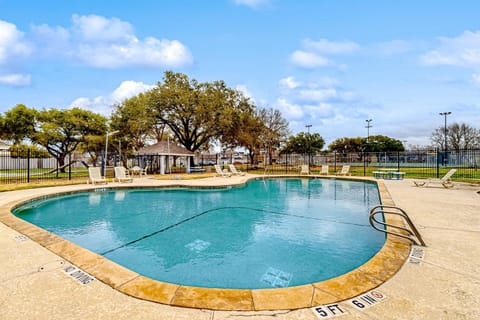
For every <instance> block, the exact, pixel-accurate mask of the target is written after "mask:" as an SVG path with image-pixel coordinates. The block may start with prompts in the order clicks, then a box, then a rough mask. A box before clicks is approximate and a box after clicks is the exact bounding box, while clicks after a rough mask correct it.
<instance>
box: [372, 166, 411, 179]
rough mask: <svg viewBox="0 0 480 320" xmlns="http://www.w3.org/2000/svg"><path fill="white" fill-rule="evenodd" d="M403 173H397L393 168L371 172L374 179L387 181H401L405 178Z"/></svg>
mask: <svg viewBox="0 0 480 320" xmlns="http://www.w3.org/2000/svg"><path fill="white" fill-rule="evenodd" d="M405 174H406V173H405V172H401V171H398V169H394V168H379V169H378V171H373V175H374V176H375V178H376V179H387V180H392V179H396V180H402V179H403V178H404V177H405Z"/></svg>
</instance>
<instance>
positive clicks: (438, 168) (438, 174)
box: [435, 148, 440, 179]
mask: <svg viewBox="0 0 480 320" xmlns="http://www.w3.org/2000/svg"><path fill="white" fill-rule="evenodd" d="M435 151H436V153H437V157H436V158H437V179H438V178H439V177H440V164H439V163H440V152H439V150H438V148H436V149H435Z"/></svg>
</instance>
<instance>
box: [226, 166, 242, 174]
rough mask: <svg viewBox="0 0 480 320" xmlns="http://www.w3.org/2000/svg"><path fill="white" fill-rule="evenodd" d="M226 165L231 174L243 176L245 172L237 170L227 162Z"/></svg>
mask: <svg viewBox="0 0 480 320" xmlns="http://www.w3.org/2000/svg"><path fill="white" fill-rule="evenodd" d="M228 167H229V168H230V171H231V172H232V174H233V175H234V176H244V175H245V172H242V171H240V170H237V168H236V167H235V165H233V164H229V165H228Z"/></svg>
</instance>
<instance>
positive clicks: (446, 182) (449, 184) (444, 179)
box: [413, 169, 457, 189]
mask: <svg viewBox="0 0 480 320" xmlns="http://www.w3.org/2000/svg"><path fill="white" fill-rule="evenodd" d="M455 172H457V169H450V171H448V172H447V173H446V174H445V175H444V176H443V177H442V178H440V179H427V180H425V181H413V183H414V185H415V186H416V187H429V186H430V184H435V183H440V184H441V185H442V186H443V187H444V188H447V189H448V188H453V187H454V186H455V185H454V184H453V182H452V181H451V180H450V178H451V177H452V176H453V175H454V174H455Z"/></svg>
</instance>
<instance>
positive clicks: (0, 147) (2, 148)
mask: <svg viewBox="0 0 480 320" xmlns="http://www.w3.org/2000/svg"><path fill="white" fill-rule="evenodd" d="M9 149H10V145H9V144H8V143H6V142H3V141H0V152H1V153H2V154H3V155H10V152H9V151H8V150H9Z"/></svg>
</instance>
